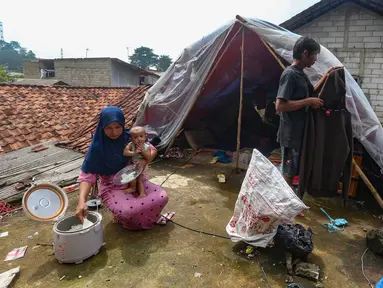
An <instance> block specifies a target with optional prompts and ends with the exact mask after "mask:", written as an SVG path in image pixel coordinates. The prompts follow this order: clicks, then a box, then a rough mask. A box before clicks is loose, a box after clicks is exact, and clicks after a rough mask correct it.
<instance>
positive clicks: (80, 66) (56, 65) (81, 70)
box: [24, 58, 160, 87]
mask: <svg viewBox="0 0 383 288" xmlns="http://www.w3.org/2000/svg"><path fill="white" fill-rule="evenodd" d="M24 77H25V78H27V79H57V80H61V81H64V82H65V83H68V84H69V85H71V86H97V87H128V86H139V85H145V84H154V83H155V82H156V81H157V80H158V79H159V78H160V76H159V75H157V74H156V73H153V72H150V71H146V70H144V69H141V68H138V67H136V66H134V65H132V64H129V63H126V62H124V61H122V60H119V59H117V58H62V59H37V60H29V61H25V62H24Z"/></svg>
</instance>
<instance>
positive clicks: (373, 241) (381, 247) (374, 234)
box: [366, 229, 383, 256]
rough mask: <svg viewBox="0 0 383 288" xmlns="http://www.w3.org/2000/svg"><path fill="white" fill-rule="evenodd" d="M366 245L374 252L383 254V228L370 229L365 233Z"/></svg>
mask: <svg viewBox="0 0 383 288" xmlns="http://www.w3.org/2000/svg"><path fill="white" fill-rule="evenodd" d="M366 240H367V247H368V248H369V249H370V250H371V251H372V252H374V253H376V254H378V255H381V256H383V229H378V230H371V231H370V232H368V233H367V235H366Z"/></svg>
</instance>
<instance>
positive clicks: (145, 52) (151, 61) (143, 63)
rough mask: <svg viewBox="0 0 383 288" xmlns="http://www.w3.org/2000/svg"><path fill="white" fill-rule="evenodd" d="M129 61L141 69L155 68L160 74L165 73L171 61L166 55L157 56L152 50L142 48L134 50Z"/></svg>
mask: <svg viewBox="0 0 383 288" xmlns="http://www.w3.org/2000/svg"><path fill="white" fill-rule="evenodd" d="M130 61H131V63H132V64H133V65H135V66H137V67H140V68H141V69H150V68H155V69H157V70H159V71H162V72H164V71H166V70H167V69H168V67H169V66H170V65H171V64H172V59H171V58H170V57H169V56H168V55H161V56H158V55H157V54H155V53H154V51H153V49H151V48H149V47H144V46H141V47H139V48H137V49H134V53H133V55H132V56H131V57H130Z"/></svg>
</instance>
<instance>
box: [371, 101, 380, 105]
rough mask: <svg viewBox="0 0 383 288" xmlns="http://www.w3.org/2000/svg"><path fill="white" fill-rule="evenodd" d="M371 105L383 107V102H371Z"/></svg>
mask: <svg viewBox="0 0 383 288" xmlns="http://www.w3.org/2000/svg"><path fill="white" fill-rule="evenodd" d="M371 104H372V105H374V106H383V100H375V101H371Z"/></svg>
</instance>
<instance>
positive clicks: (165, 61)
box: [156, 55, 172, 72]
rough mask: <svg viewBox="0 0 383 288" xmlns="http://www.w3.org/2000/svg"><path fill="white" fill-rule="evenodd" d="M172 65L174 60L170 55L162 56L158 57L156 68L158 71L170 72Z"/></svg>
mask: <svg viewBox="0 0 383 288" xmlns="http://www.w3.org/2000/svg"><path fill="white" fill-rule="evenodd" d="M171 64H172V58H170V57H169V56H168V55H161V56H160V57H158V61H157V65H156V68H157V70H158V71H161V72H165V71H166V70H168V68H169V66H170V65H171Z"/></svg>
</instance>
